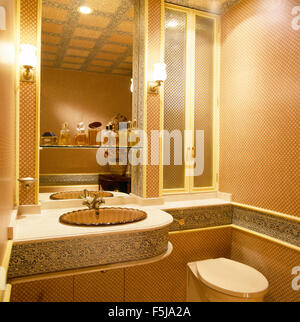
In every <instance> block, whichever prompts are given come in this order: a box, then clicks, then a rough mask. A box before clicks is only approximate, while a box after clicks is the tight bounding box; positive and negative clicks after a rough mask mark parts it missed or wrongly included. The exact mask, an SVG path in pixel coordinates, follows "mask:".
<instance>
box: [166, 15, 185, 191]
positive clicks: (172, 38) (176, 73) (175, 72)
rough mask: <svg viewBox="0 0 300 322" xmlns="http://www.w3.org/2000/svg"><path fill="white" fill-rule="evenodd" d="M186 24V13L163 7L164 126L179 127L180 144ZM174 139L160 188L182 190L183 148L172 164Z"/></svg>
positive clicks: (183, 170)
mask: <svg viewBox="0 0 300 322" xmlns="http://www.w3.org/2000/svg"><path fill="white" fill-rule="evenodd" d="M186 28H187V15H186V13H184V12H180V11H176V10H170V9H166V10H165V63H166V65H167V74H168V77H167V81H166V82H165V85H164V114H163V119H164V129H165V130H167V131H169V133H171V132H172V131H174V130H180V131H181V132H182V140H181V143H182V147H183V146H184V135H183V133H184V129H185V86H186V77H185V75H186V58H185V57H186V46H185V44H186ZM163 142H164V143H166V144H167V143H168V139H167V137H164V139H163ZM173 142H174V141H173V139H171V148H170V165H164V168H163V189H164V190H169V189H177V190H178V189H182V190H183V189H184V188H185V165H184V156H183V152H182V160H183V163H182V165H174V161H173V160H174V158H173V156H174V144H173ZM183 150H184V149H182V151H183ZM163 151H164V154H163V158H164V160H168V158H169V156H168V152H169V150H168V149H165V148H163Z"/></svg>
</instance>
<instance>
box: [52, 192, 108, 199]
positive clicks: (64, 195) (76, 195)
mask: <svg viewBox="0 0 300 322" xmlns="http://www.w3.org/2000/svg"><path fill="white" fill-rule="evenodd" d="M81 195H83V192H82V191H63V192H58V193H54V194H52V195H51V196H50V199H52V200H65V199H81V198H80V196H81ZM89 195H90V196H91V197H94V196H95V195H98V196H99V197H104V198H108V197H113V196H114V195H113V194H112V193H111V192H106V191H103V192H100V191H89Z"/></svg>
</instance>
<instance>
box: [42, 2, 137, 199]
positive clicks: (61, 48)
mask: <svg viewBox="0 0 300 322" xmlns="http://www.w3.org/2000/svg"><path fill="white" fill-rule="evenodd" d="M78 3H79V1H69V0H63V1H62V0H60V1H58V0H47V1H43V7H42V43H41V92H40V136H41V141H40V142H41V147H40V193H54V192H60V191H70V190H82V189H84V188H88V189H91V190H96V191H97V190H98V189H99V184H101V185H102V186H103V188H104V190H108V191H122V192H126V193H129V192H130V169H129V167H126V166H119V165H117V166H110V165H106V166H100V165H99V164H98V163H97V160H96V154H97V151H98V149H99V146H100V145H101V142H100V140H101V139H102V137H101V135H100V134H99V133H101V131H102V130H107V128H106V126H109V127H108V130H112V131H114V132H115V133H117V132H118V126H117V123H118V121H125V122H128V127H129V124H130V122H129V121H131V118H132V93H131V91H130V87H131V78H132V56H133V20H134V8H133V3H132V2H131V1H122V0H113V1H111V0H86V1H84V7H78ZM102 143H103V142H102Z"/></svg>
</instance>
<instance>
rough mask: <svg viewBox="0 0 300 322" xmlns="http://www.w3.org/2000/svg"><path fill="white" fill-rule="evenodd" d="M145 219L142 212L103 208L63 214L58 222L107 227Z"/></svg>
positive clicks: (145, 215) (128, 209) (144, 214)
mask: <svg viewBox="0 0 300 322" xmlns="http://www.w3.org/2000/svg"><path fill="white" fill-rule="evenodd" d="M146 217H147V214H146V213H145V212H144V211H141V210H138V209H130V208H117V207H104V208H100V209H98V210H97V209H84V210H77V211H72V212H68V213H65V214H63V215H61V216H60V217H59V221H60V222H61V223H63V224H67V225H75V226H109V225H121V224H128V223H133V222H137V221H141V220H143V219H145V218H146Z"/></svg>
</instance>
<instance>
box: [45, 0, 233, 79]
mask: <svg viewBox="0 0 300 322" xmlns="http://www.w3.org/2000/svg"><path fill="white" fill-rule="evenodd" d="M133 1H134V0H43V10H42V66H45V67H53V68H62V69H69V70H77V71H88V72H98V73H110V74H117V75H128V76H130V75H131V74H132V47H133V15H134V13H133V11H134V10H133ZM238 1H239V0H166V2H169V3H173V4H177V5H181V6H185V7H190V8H194V9H198V10H204V11H209V12H213V13H218V14H222V13H224V12H225V11H226V10H227V9H229V8H230V7H231V6H232V5H234V4H235V3H237V2H238ZM82 5H85V6H88V7H90V8H91V9H92V13H91V14H88V15H85V14H82V13H80V12H79V10H78V9H79V7H80V6H82Z"/></svg>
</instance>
